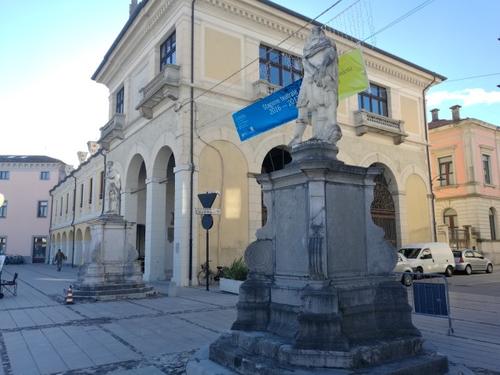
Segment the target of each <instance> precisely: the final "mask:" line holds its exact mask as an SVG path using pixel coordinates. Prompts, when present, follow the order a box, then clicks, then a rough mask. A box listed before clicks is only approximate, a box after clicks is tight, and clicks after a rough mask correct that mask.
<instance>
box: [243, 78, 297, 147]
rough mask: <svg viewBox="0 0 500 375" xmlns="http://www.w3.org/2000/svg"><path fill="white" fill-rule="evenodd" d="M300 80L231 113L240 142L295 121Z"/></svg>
mask: <svg viewBox="0 0 500 375" xmlns="http://www.w3.org/2000/svg"><path fill="white" fill-rule="evenodd" d="M301 83H302V79H299V80H297V81H295V82H294V83H292V84H290V85H288V86H286V87H283V88H282V89H281V90H278V91H276V92H275V93H273V94H271V95H269V96H266V97H265V98H263V99H261V100H259V101H258V102H255V103H254V104H251V105H249V106H248V107H245V108H243V109H242V110H240V111H238V112H236V113H233V121H234V124H235V126H236V131H237V132H238V135H239V136H240V140H241V141H245V140H247V139H249V138H252V137H255V136H256V135H259V134H261V133H264V132H265V131H267V130H269V129H272V128H275V127H277V126H280V125H281V124H284V123H285V122H288V121H291V120H293V119H296V118H297V116H298V111H297V107H296V105H295V104H296V103H297V98H298V96H299V90H300V84H301Z"/></svg>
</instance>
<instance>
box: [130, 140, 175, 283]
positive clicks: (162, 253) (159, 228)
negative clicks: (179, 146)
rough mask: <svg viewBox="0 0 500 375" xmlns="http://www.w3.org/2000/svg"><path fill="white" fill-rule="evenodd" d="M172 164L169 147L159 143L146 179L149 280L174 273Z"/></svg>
mask: <svg viewBox="0 0 500 375" xmlns="http://www.w3.org/2000/svg"><path fill="white" fill-rule="evenodd" d="M174 168H175V158H174V155H173V153H172V150H171V149H170V148H169V147H167V146H165V147H162V148H161V149H160V150H159V151H158V153H157V155H156V157H155V158H154V162H153V165H152V171H151V177H150V178H147V179H145V185H146V197H145V198H146V201H145V204H146V207H145V229H146V230H145V246H144V279H145V280H148V281H153V280H165V279H170V278H171V277H172V274H173V252H174V221H175V215H174V211H175V175H174ZM139 176H140V177H142V176H141V175H139ZM137 223H138V224H139V221H138V222H137ZM138 234H139V233H138Z"/></svg>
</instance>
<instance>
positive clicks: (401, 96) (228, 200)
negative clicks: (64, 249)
mask: <svg viewBox="0 0 500 375" xmlns="http://www.w3.org/2000/svg"><path fill="white" fill-rule="evenodd" d="M307 21H308V20H307V19H306V18H305V17H302V16H300V15H298V14H296V13H293V12H291V11H289V10H287V9H285V8H282V7H280V6H277V5H275V4H274V3H271V2H268V1H254V0H217V1H215V0H198V1H194V2H193V1H187V0H149V1H142V2H141V3H140V4H139V5H138V6H137V7H136V8H135V9H133V11H132V13H131V16H130V19H129V20H128V22H127V24H126V25H125V27H124V28H123V30H122V32H121V33H120V34H119V36H118V38H117V39H116V40H115V42H114V43H113V45H112V46H111V48H110V49H109V51H108V52H107V54H106V55H105V57H104V59H103V61H102V63H101V64H100V66H99V67H98V68H97V70H96V72H95V73H94V75H93V77H92V78H93V79H94V80H95V81H96V82H98V83H102V84H104V85H106V87H107V88H108V89H109V92H110V96H109V99H110V100H109V102H110V106H109V108H110V111H109V122H108V123H106V124H105V125H104V126H103V127H102V128H101V138H100V140H99V143H100V144H101V147H102V155H103V157H104V155H105V157H106V159H107V160H110V161H113V162H114V165H115V166H116V168H117V170H118V173H119V175H120V177H121V185H122V191H121V211H120V212H121V214H122V215H123V216H124V217H125V219H126V220H127V221H129V222H131V223H135V226H134V228H135V229H134V236H135V242H136V246H137V248H138V250H139V253H140V255H141V258H144V278H145V280H158V279H172V280H174V281H175V282H176V283H177V284H179V285H188V284H190V283H196V274H197V272H198V270H199V269H200V264H202V263H203V262H204V258H205V255H204V252H205V232H204V230H203V229H202V228H201V226H200V224H199V223H200V218H199V217H198V216H197V215H196V214H195V212H194V209H195V208H196V207H201V204H200V203H199V202H198V199H197V194H198V193H200V192H206V191H217V192H219V193H220V195H219V196H218V198H217V199H216V201H215V204H214V207H217V208H220V209H221V214H220V215H219V216H216V217H215V218H214V222H215V224H214V227H213V228H212V229H211V231H210V234H211V237H210V244H209V245H210V246H209V247H210V259H211V263H210V264H211V267H212V268H213V269H214V268H215V266H216V265H228V264H229V263H230V262H231V261H232V260H233V259H235V258H237V257H240V256H242V255H243V252H244V250H245V248H246V246H247V245H248V243H249V242H250V241H252V240H253V239H254V238H255V231H256V230H257V229H258V228H260V227H261V226H262V223H263V220H265V212H266V209H265V207H263V206H262V200H261V189H260V186H259V184H258V183H257V182H256V179H255V176H256V175H258V174H260V173H263V172H270V171H273V170H277V169H280V168H283V166H284V165H285V164H286V163H287V162H289V161H290V156H289V155H290V154H289V152H288V149H287V144H288V143H289V142H290V140H291V138H292V134H293V122H291V123H289V124H285V125H283V126H280V127H278V128H275V129H273V130H271V131H269V132H266V133H264V134H262V135H259V136H257V137H254V138H252V139H250V140H247V141H245V142H241V141H240V139H239V137H238V135H237V132H236V130H235V126H234V124H233V120H232V116H231V115H232V113H234V112H236V111H238V110H240V109H241V108H243V107H245V106H247V105H249V104H251V103H253V102H255V101H256V100H258V99H259V98H262V97H264V96H266V95H268V94H269V93H271V92H273V91H274V90H275V89H277V88H279V87H281V86H284V85H286V84H288V83H291V82H292V81H293V80H295V79H297V78H299V77H300V74H301V70H302V69H301V66H300V57H301V53H302V48H303V44H304V41H305V38H306V36H307V34H308V29H307V28H306V29H302V26H303V25H304V23H306V22H307ZM326 34H327V36H328V37H330V38H333V39H334V40H335V42H336V44H337V48H338V50H339V53H340V54H341V53H345V52H347V51H350V50H352V49H353V48H357V47H359V44H358V43H357V42H358V41H357V40H355V39H353V38H351V37H349V36H347V35H345V34H342V33H339V32H336V31H334V30H332V29H328V28H327V29H326ZM285 39H286V42H283V41H284V40H285ZM361 48H362V51H363V55H364V59H365V63H366V67H367V74H368V78H369V81H370V84H371V86H370V89H369V90H368V91H367V92H364V93H362V94H360V95H355V96H351V97H349V98H347V99H345V100H343V101H341V102H340V104H339V109H338V121H339V124H340V126H341V128H342V132H343V138H342V139H341V140H340V141H339V142H338V147H339V149H340V152H339V155H338V157H339V159H340V160H342V161H344V162H345V163H347V164H353V165H359V166H364V167H367V166H371V165H376V166H379V167H381V168H382V170H383V174H382V175H381V176H379V178H378V180H377V186H376V188H375V189H376V190H375V201H374V203H373V205H372V214H373V217H374V221H375V222H376V223H377V224H378V225H380V226H382V227H383V228H384V230H385V232H386V238H387V239H388V240H390V241H391V242H393V244H394V245H396V246H397V245H401V244H404V243H408V242H417V241H429V240H432V237H433V234H432V233H433V230H432V215H431V212H432V202H431V190H430V185H429V174H428V164H427V145H428V143H427V135H426V127H425V119H424V103H423V100H424V92H425V90H426V89H427V88H429V87H430V86H431V85H432V84H433V83H435V82H439V81H441V80H443V79H444V77H442V76H440V75H438V74H436V73H433V72H431V71H429V70H426V69H424V68H421V67H419V66H417V65H415V64H412V63H410V62H408V61H405V60H403V59H401V58H399V57H397V56H394V55H391V54H388V53H386V52H384V51H382V50H380V49H377V48H375V47H372V46H370V45H367V44H361ZM308 134H309V135H310V132H309V133H307V132H306V136H307V135H308ZM103 165H104V164H102V166H103ZM85 168H86V166H84V167H82V170H83V169H85ZM80 174H82V176H83V175H84V173H83V172H80ZM78 184H79V182H77V185H78ZM57 194H58V193H57ZM57 194H56V195H57ZM61 194H63V191H62V190H61ZM56 195H54V199H57V197H56ZM290 204H294V202H290ZM98 213H99V212H98V207H95V211H94V214H96V215H97V214H98ZM345 215H349V212H346V213H345ZM59 228H60V229H58V230H59V231H60V230H62V227H59ZM352 235H353V236H355V235H357V228H353V232H352ZM67 236H68V235H67ZM56 242H57V234H56Z"/></svg>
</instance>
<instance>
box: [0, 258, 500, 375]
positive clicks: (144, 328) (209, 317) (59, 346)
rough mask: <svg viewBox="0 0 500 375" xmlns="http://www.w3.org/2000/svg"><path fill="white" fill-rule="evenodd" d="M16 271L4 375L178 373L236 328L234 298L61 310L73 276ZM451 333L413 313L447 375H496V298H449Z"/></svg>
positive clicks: (499, 303)
mask: <svg viewBox="0 0 500 375" xmlns="http://www.w3.org/2000/svg"><path fill="white" fill-rule="evenodd" d="M14 272H17V273H18V274H19V287H18V295H17V296H12V295H10V294H8V293H6V295H5V297H4V298H3V299H0V360H1V362H2V365H1V366H0V375H4V374H5V375H30V374H74V375H77V374H78V375H79V374H112V375H146V374H147V375H149V374H152V375H156V374H183V373H184V369H185V365H186V362H187V361H188V360H189V358H190V357H191V356H192V354H193V353H194V352H195V351H196V350H197V349H199V348H200V347H203V346H206V345H207V344H209V343H210V342H212V341H214V340H215V338H216V337H217V336H218V335H219V334H220V333H221V332H223V331H224V330H226V329H228V328H229V327H230V325H231V323H232V322H233V321H234V319H235V317H236V314H235V309H234V306H235V304H236V302H237V297H236V296H234V295H230V294H224V293H220V292H218V291H217V290H215V291H210V292H206V291H205V290H203V289H198V288H180V289H179V292H178V295H177V296H176V297H167V296H166V291H167V290H168V284H167V283H161V282H159V283H153V285H154V287H155V289H156V290H157V291H158V292H159V295H158V296H156V297H153V298H147V299H139V300H121V301H110V302H99V303H77V304H74V305H64V304H62V303H61V299H62V296H63V289H64V288H67V287H68V286H69V285H70V284H71V283H73V282H74V281H75V277H76V269H72V268H71V267H64V268H63V271H62V272H57V271H56V269H55V268H54V267H53V266H49V265H21V266H11V265H8V266H6V267H5V268H4V272H3V274H2V277H3V278H10V277H11V276H12V275H13V273H14ZM451 305H452V311H453V313H454V320H453V325H454V328H455V334H454V335H453V336H448V335H447V328H448V326H447V324H448V323H447V321H446V320H445V319H436V318H432V317H426V316H414V322H415V324H416V325H417V326H418V327H419V328H420V329H421V331H422V333H423V335H424V337H425V338H426V341H427V345H429V346H431V347H432V348H434V349H435V350H437V351H439V352H440V353H443V354H445V355H447V356H448V358H449V360H450V362H451V364H452V365H453V366H452V367H453V369H454V372H453V374H464V375H468V374H474V373H476V374H480V375H499V374H500V319H499V318H500V313H499V311H500V308H499V307H500V298H495V297H491V296H481V295H477V294H464V293H455V292H452V293H451Z"/></svg>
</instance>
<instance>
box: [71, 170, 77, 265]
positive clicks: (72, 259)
mask: <svg viewBox="0 0 500 375" xmlns="http://www.w3.org/2000/svg"><path fill="white" fill-rule="evenodd" d="M73 178H74V180H75V188H74V189H73V218H72V220H71V228H73V250H72V252H71V268H73V267H74V266H75V236H76V232H75V214H76V205H75V203H76V176H75V175H73Z"/></svg>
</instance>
